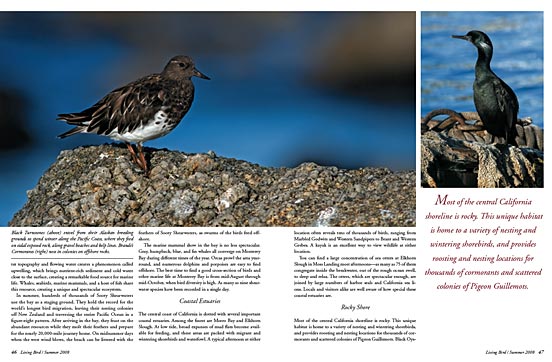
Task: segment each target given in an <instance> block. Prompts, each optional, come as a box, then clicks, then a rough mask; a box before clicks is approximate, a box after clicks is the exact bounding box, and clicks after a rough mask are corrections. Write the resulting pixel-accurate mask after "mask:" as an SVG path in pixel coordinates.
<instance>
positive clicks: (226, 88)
mask: <svg viewBox="0 0 552 362" xmlns="http://www.w3.org/2000/svg"><path fill="white" fill-rule="evenodd" d="M378 14H380V13H374V14H367V15H366V16H367V18H366V20H365V21H363V20H362V18H361V17H362V16H364V15H362V14H361V15H358V14H352V13H293V14H289V15H285V14H284V16H282V14H271V13H266V14H264V13H260V14H258V16H257V15H255V14H246V15H243V14H240V13H232V14H231V15H227V14H224V13H223V14H220V13H215V14H201V13H200V14H187V13H181V14H178V13H176V14H175V13H155V14H153V15H152V14H145V15H144V14H141V13H134V14H133V13H130V14H129V13H120V14H119V13H111V14H103V15H102V14H100V15H98V14H82V13H80V14H78V13H77V14H75V13H56V12H53V13H1V14H0V49H2V54H1V55H0V79H1V80H2V84H0V87H2V88H3V89H4V91H6V92H8V93H14V92H15V93H17V94H19V95H21V98H22V101H24V102H23V103H22V104H23V105H21V106H19V107H18V108H17V109H16V113H17V115H18V117H17V119H18V120H17V122H18V125H20V126H22V127H23V129H24V130H26V131H27V133H28V135H29V142H28V143H26V144H25V145H24V147H20V148H17V149H3V150H2V151H0V164H1V171H0V190H1V191H0V192H1V194H0V197H1V205H0V225H7V223H8V221H9V220H11V218H12V217H13V214H14V213H15V212H16V211H17V210H19V209H20V208H21V207H22V206H23V204H24V203H25V201H26V191H27V190H30V189H32V188H33V187H34V186H35V185H36V183H37V182H38V179H39V178H40V176H41V175H42V174H43V173H44V172H45V171H46V170H47V169H48V167H49V166H50V165H51V164H52V163H53V162H54V161H55V159H56V157H57V155H58V154H59V152H60V151H62V150H66V149H72V148H75V147H78V146H81V145H90V144H102V143H106V142H112V141H111V140H109V139H108V138H104V137H99V136H95V135H76V136H72V137H69V138H67V139H63V140H60V139H58V138H56V136H57V135H58V134H60V133H62V132H65V131H67V130H68V129H69V128H70V127H69V126H68V125H66V124H64V123H62V122H59V121H56V120H55V119H56V115H57V114H58V113H67V112H76V111H81V110H83V109H85V108H87V107H89V106H91V105H92V104H94V103H95V102H96V101H97V100H99V99H100V98H101V97H103V96H104V95H105V94H106V93H107V92H109V91H111V90H112V89H115V88H117V87H119V86H121V85H124V84H126V83H128V82H130V81H132V80H135V79H137V78H138V77H141V76H144V75H146V74H150V73H156V72H160V71H161V70H162V68H163V66H164V65H165V64H166V62H167V61H168V59H170V58H171V57H172V56H173V55H176V54H179V53H180V54H187V55H191V56H192V57H193V58H194V60H195V62H196V66H197V68H198V69H199V70H200V71H202V72H203V73H205V74H206V75H208V76H210V77H211V78H212V80H210V81H205V80H202V79H197V78H196V79H194V83H195V85H196V97H195V101H194V104H193V106H192V108H191V110H190V112H189V113H188V115H187V116H186V117H185V118H184V120H183V122H182V123H181V124H180V125H179V127H177V128H176V129H175V130H174V131H173V132H172V133H170V134H169V135H167V136H165V137H163V138H160V139H157V140H153V141H150V142H147V143H146V144H145V146H146V147H153V148H167V149H171V150H179V151H182V152H186V153H199V152H207V151H209V150H212V151H214V152H215V153H216V154H217V155H220V156H223V157H231V158H237V159H243V160H247V161H250V162H253V163H257V164H260V165H262V166H270V167H283V166H285V167H294V166H297V165H298V164H300V163H302V162H307V161H313V162H317V163H319V164H323V165H334V166H338V167H341V168H359V167H367V166H371V167H387V168H389V169H391V170H405V169H414V168H415V149H416V148H415V145H416V142H415V130H416V120H415V118H416V117H415V115H416V111H415V108H416V105H415V84H414V80H415V76H414V72H415V52H414V49H415V47H414V42H415V29H414V28H415V22H414V20H413V21H412V25H413V26H410V27H409V28H408V29H403V30H401V26H402V25H403V23H404V21H393V16H395V15H394V13H393V15H391V18H390V19H391V20H389V19H387V20H383V21H384V23H383V26H382V25H381V24H379V23H378V19H376V17H380V15H378ZM381 14H383V15H385V13H381ZM403 15H404V14H403ZM411 15H412V19H414V18H413V16H414V13H411ZM256 16H257V18H255V17H256ZM387 16H389V14H387ZM397 16H399V14H398V13H397ZM401 16H402V15H401ZM397 20H399V19H397ZM354 24H356V25H354ZM352 25H354V27H352ZM370 26H371V27H370ZM351 29H352V30H351ZM397 30H401V31H403V32H404V33H405V34H407V35H406V37H405V36H401V37H399V38H398V39H399V41H400V42H402V43H400V42H399V43H398V44H394V43H390V44H389V45H387V44H384V45H385V46H388V47H391V48H393V47H394V48H397V47H399V48H400V47H401V46H403V45H401V44H406V46H408V47H412V49H413V50H412V52H411V53H412V56H411V57H405V56H404V53H401V52H399V53H397V55H396V56H393V54H394V52H395V50H396V49H390V54H391V55H389V59H388V60H389V61H387V60H386V59H383V60H384V61H385V63H389V64H391V66H393V64H394V63H396V62H403V63H405V62H406V64H410V65H411V67H412V71H411V72H410V73H411V75H412V77H411V78H412V82H410V83H407V84H406V85H405V84H404V82H403V83H401V82H400V81H399V82H398V83H399V86H398V87H397V88H392V89H391V90H387V92H386V83H387V81H380V82H375V84H371V85H370V84H368V85H369V86H372V87H374V88H375V91H373V92H370V91H368V92H367V93H366V94H365V93H362V92H355V91H354V90H355V87H356V86H358V84H355V83H354V80H355V75H354V74H353V76H352V77H351V76H350V78H351V80H352V81H353V82H352V83H353V86H352V87H350V88H351V89H352V91H350V89H349V91H341V90H340V89H339V86H338V87H333V88H332V85H331V84H330V86H328V85H327V82H326V84H324V81H322V82H317V76H316V75H315V76H313V74H316V73H314V72H313V71H312V69H313V67H314V65H316V66H317V67H318V68H320V69H319V70H318V74H320V73H321V78H324V75H325V74H324V72H326V73H332V74H333V72H334V70H335V72H336V74H338V73H337V71H339V70H340V69H339V67H341V70H347V69H348V68H349V67H351V68H352V66H350V64H348V63H347V62H345V63H344V64H343V65H339V64H334V63H337V59H343V58H347V56H345V57H343V56H340V57H337V56H336V57H334V56H333V54H335V53H333V54H332V52H331V51H327V49H326V51H324V49H323V47H322V50H321V47H320V46H321V45H322V46H323V45H325V44H327V43H328V44H329V43H334V44H337V45H338V46H337V48H338V49H339V47H340V45H341V44H340V43H342V42H341V41H340V40H339V41H336V36H337V34H340V33H343V34H345V36H343V38H342V39H344V40H345V42H348V41H349V40H350V39H353V38H357V39H361V44H360V45H358V43H356V44H355V43H351V44H345V45H346V47H345V48H344V49H345V50H344V51H345V53H347V52H348V51H351V56H350V57H349V58H350V60H351V61H352V62H354V61H355V60H356V59H357V58H358V57H357V56H355V54H358V53H355V52H358V51H363V52H369V51H371V50H372V49H370V46H366V47H364V46H363V44H364V43H362V41H363V39H366V40H367V41H368V40H370V41H376V42H377V41H378V40H377V39H378V38H379V37H381V35H380V34H378V32H389V31H397ZM351 32H352V33H351ZM359 35H360V36H359ZM366 44H369V43H366ZM376 45H378V44H376ZM379 45H381V44H379ZM365 48H366V49H365ZM399 50H400V49H399ZM376 51H378V50H376ZM378 52H379V51H378ZM466 52H468V51H466ZM407 53H408V52H407ZM380 58H382V56H381V54H378V56H377V57H372V56H370V57H367V58H366V59H368V60H372V61H374V62H381V61H382V59H380ZM357 63H358V62H357ZM371 64H373V63H369V62H368V63H366V64H365V65H364V69H365V70H371V67H372V65H371ZM357 65H358V64H357ZM361 65H362V64H361ZM332 66H333V68H332ZM375 69H376V72H377V71H378V70H377V68H375ZM361 73H362V72H361ZM396 73H397V74H398V73H399V72H398V71H397V72H396ZM393 77H395V76H394V75H393V74H391V78H390V81H389V82H390V83H392V82H393V81H394V79H393ZM330 78H331V77H330ZM313 79H314V80H313ZM330 83H331V82H330ZM368 83H369V82H368ZM364 85H365V84H361V85H360V88H362V87H363V86H364ZM401 87H402V88H401ZM378 93H379V94H378ZM385 93H387V95H386V96H383V97H381V96H382V95H385ZM19 118H21V121H19ZM13 121H15V119H14V120H13ZM23 122H24V123H23ZM14 135H15V133H14ZM8 137H9V136H8ZM21 143H22V142H21ZM45 212H46V210H45Z"/></svg>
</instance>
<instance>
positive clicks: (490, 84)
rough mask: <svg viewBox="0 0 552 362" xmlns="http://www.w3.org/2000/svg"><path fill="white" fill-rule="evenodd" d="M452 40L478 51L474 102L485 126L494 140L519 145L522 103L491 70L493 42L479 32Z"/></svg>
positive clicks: (472, 32) (454, 36)
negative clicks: (471, 45) (518, 124)
mask: <svg viewBox="0 0 552 362" xmlns="http://www.w3.org/2000/svg"><path fill="white" fill-rule="evenodd" d="M452 37H453V38H456V39H464V40H467V41H469V42H470V43H472V44H473V45H474V46H475V47H476V48H477V62H476V63H475V81H474V82H473V100H474V103H475V109H477V113H479V117H480V118H481V121H482V122H483V125H484V126H485V128H486V129H487V131H488V132H489V133H490V134H492V135H493V136H497V137H500V138H504V140H505V141H506V143H507V144H508V143H509V144H511V145H516V144H517V143H516V135H517V131H516V123H517V115H518V111H519V103H518V100H517V97H516V94H515V93H514V91H513V90H512V88H510V87H509V86H508V84H506V83H505V82H504V81H503V80H502V79H500V78H499V77H498V76H497V75H496V74H495V73H494V72H493V71H492V70H491V59H492V57H493V43H491V39H490V38H489V36H488V35H487V34H485V33H484V32H482V31H478V30H472V31H470V32H468V33H467V34H466V35H453V36H452Z"/></svg>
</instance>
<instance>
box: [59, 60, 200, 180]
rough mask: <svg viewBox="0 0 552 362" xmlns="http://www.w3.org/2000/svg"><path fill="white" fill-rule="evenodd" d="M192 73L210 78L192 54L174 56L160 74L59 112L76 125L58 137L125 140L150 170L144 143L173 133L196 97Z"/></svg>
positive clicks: (65, 119)
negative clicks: (83, 106)
mask: <svg viewBox="0 0 552 362" xmlns="http://www.w3.org/2000/svg"><path fill="white" fill-rule="evenodd" d="M192 76H196V77H199V78H203V79H210V78H209V77H207V76H206V75H204V74H203V73H201V72H200V71H198V70H197V69H196V68H195V65H194V62H193V61H192V59H191V58H190V57H188V56H184V55H178V56H175V57H173V58H172V59H171V60H170V61H169V62H168V63H167V65H166V66H165V69H163V71H162V72H161V73H159V74H151V75H148V76H146V77H143V78H140V79H138V80H136V81H134V82H132V83H129V84H127V85H125V86H123V87H120V88H117V89H115V90H113V91H111V92H110V93H109V94H107V95H106V96H105V97H103V98H102V99H101V100H99V101H98V102H97V103H96V104H94V105H93V106H92V107H90V108H88V109H85V110H84V111H82V112H78V113H65V114H59V115H58V120H63V121H65V122H67V123H68V124H70V125H73V126H75V127H74V128H72V129H70V130H69V131H67V132H65V133H63V134H60V135H59V136H58V137H60V138H65V137H68V136H71V135H74V134H77V133H94V134H98V135H102V136H107V137H110V138H112V139H114V140H117V141H123V142H125V143H126V145H127V147H128V149H129V151H130V154H131V156H132V160H133V161H134V162H135V163H136V164H137V165H138V166H139V167H140V168H141V169H143V170H144V172H146V173H148V165H147V162H146V158H145V156H144V152H143V148H142V145H143V143H144V142H145V141H149V140H152V139H155V138H159V137H162V136H164V135H166V134H167V133H169V132H171V131H172V130H173V129H174V128H175V127H176V126H177V125H178V124H179V123H180V121H181V120H182V118H183V117H184V115H186V113H187V112H188V110H189V109H190V107H191V105H192V101H193V99H194V85H193V83H192V80H191V78H192ZM132 143H136V147H137V149H138V154H136V152H135V151H134V148H133V146H132Z"/></svg>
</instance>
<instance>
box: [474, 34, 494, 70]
mask: <svg viewBox="0 0 552 362" xmlns="http://www.w3.org/2000/svg"><path fill="white" fill-rule="evenodd" d="M492 57H493V48H492V47H491V46H489V45H487V44H484V43H479V44H477V62H476V63H475V77H476V78H479V77H481V76H484V75H486V74H490V73H492V70H491V58H492Z"/></svg>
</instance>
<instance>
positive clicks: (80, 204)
mask: <svg viewBox="0 0 552 362" xmlns="http://www.w3.org/2000/svg"><path fill="white" fill-rule="evenodd" d="M146 154H147V155H148V156H149V157H148V158H149V163H150V168H151V172H150V174H149V176H146V175H145V174H144V173H143V172H142V171H141V170H140V169H139V168H138V167H137V166H136V165H134V164H133V163H132V162H131V160H130V155H129V154H128V151H127V149H126V148H125V147H120V146H116V145H109V144H106V145H101V146H86V147H79V148H76V149H74V150H67V151H62V152H61V153H60V154H59V156H58V158H57V160H56V161H55V162H54V164H53V165H52V166H51V167H50V168H49V169H48V170H47V171H46V172H45V174H44V175H43V176H42V177H41V178H40V180H39V182H38V184H37V185H36V187H35V188H34V189H33V190H30V191H28V192H27V195H28V200H27V203H26V204H25V205H24V206H23V208H22V209H21V210H20V211H18V212H17V213H16V214H15V216H14V217H13V219H12V220H11V221H10V223H9V225H10V226H414V225H415V220H416V211H415V210H416V188H415V182H416V176H415V172H414V171H406V172H391V171H389V170H387V169H383V168H375V169H374V168H361V169H357V170H344V169H338V168H336V167H324V166H319V165H317V164H314V163H304V164H301V165H299V166H298V167H295V168H268V167H261V166H259V165H256V164H251V163H249V162H246V161H240V160H235V159H230V158H224V157H219V156H217V155H215V154H214V153H213V152H209V153H208V154H194V155H188V154H184V153H181V152H176V151H168V150H156V149H150V148H148V149H146Z"/></svg>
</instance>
